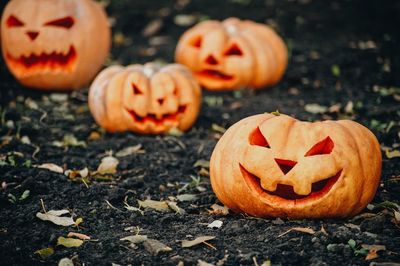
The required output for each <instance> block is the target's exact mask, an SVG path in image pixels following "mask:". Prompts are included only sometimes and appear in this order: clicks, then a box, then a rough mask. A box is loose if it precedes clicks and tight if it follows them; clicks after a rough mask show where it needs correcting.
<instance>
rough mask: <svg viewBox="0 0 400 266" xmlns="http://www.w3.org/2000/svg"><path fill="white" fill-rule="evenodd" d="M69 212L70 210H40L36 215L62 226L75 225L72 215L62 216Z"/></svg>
mask: <svg viewBox="0 0 400 266" xmlns="http://www.w3.org/2000/svg"><path fill="white" fill-rule="evenodd" d="M67 213H69V211H68V210H60V211H53V210H51V211H48V212H46V213H41V212H38V213H36V217H37V218H39V219H41V220H43V221H50V222H52V223H54V224H56V225H62V226H71V225H75V222H74V220H73V219H72V217H60V216H61V215H64V214H67Z"/></svg>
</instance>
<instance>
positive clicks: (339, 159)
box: [210, 114, 382, 218]
mask: <svg viewBox="0 0 400 266" xmlns="http://www.w3.org/2000/svg"><path fill="white" fill-rule="evenodd" d="M258 129H259V130H260V132H261V134H262V136H263V137H264V138H265V140H266V141H257V140H256V139H255V140H254V141H253V144H251V141H250V139H251V138H252V133H253V132H254V131H255V130H258ZM327 137H329V140H331V141H332V143H331V144H332V145H334V146H331V147H327V148H324V147H322V146H321V145H324V143H323V142H321V143H320V144H319V147H318V146H315V144H316V143H318V142H319V141H323V140H324V139H326V138H327ZM260 138H261V137H260ZM326 141H327V143H328V140H326ZM267 142H268V145H266V143H267ZM254 143H255V144H254ZM261 144H262V145H261ZM326 145H329V143H328V144H326ZM268 146H270V147H268ZM313 146H314V149H315V151H318V150H319V153H318V152H317V153H316V154H315V152H314V155H310V156H306V155H307V151H309V150H310V148H311V147H313ZM274 159H275V160H274ZM281 164H286V165H287V167H288V169H286V171H283V169H281V168H280V167H282V166H284V165H281ZM381 164H382V158H381V152H380V146H379V143H378V141H377V139H376V137H375V136H374V135H373V134H372V132H370V131H369V130H368V129H367V128H365V127H364V126H362V125H360V124H358V123H356V122H354V121H350V120H340V121H324V122H315V123H310V122H301V121H298V120H296V119H294V118H291V117H289V116H286V115H280V116H274V115H271V114H261V115H256V116H251V117H248V118H245V119H243V120H241V121H239V122H238V123H236V124H235V125H233V126H232V127H231V128H229V129H228V130H227V131H226V133H225V134H224V135H223V136H222V138H221V139H220V140H219V142H218V143H217V145H216V147H215V149H214V151H213V154H212V157H211V160H210V177H211V184H212V187H213V190H214V192H215V193H216V195H217V197H218V198H219V199H220V200H221V201H222V202H223V203H224V204H225V205H226V206H227V207H229V208H231V209H232V210H234V211H237V212H244V213H248V214H250V215H253V216H258V217H289V218H327V217H337V218H342V217H348V216H353V215H355V214H357V213H359V212H360V211H361V210H362V209H364V208H365V206H366V205H367V204H368V203H369V202H370V201H371V200H372V198H373V197H374V195H375V192H376V190H377V188H378V185H379V181H380V174H381ZM287 170H289V171H287ZM249 174H250V175H249ZM322 184H323V185H322ZM278 188H279V189H278ZM289 189H290V191H289ZM314 189H315V191H314ZM278 190H280V192H284V193H283V194H282V193H281V194H277V191H278ZM289 196H290V197H293V198H289Z"/></svg>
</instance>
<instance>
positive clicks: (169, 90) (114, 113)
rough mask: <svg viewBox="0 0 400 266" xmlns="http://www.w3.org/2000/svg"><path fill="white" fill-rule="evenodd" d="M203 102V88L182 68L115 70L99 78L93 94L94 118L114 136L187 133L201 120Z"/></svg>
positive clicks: (93, 87) (90, 104)
mask: <svg viewBox="0 0 400 266" xmlns="http://www.w3.org/2000/svg"><path fill="white" fill-rule="evenodd" d="M200 102H201V90H200V86H199V84H198V83H197V82H196V80H195V79H194V77H193V76H192V74H191V73H190V71H189V70H188V69H187V68H186V67H184V66H182V65H179V64H172V65H167V66H165V67H161V66H159V65H157V64H152V63H148V64H146V65H133V66H128V67H126V68H124V67H120V66H113V67H110V68H107V69H105V70H104V71H103V72H101V73H100V74H99V76H98V77H97V78H96V79H95V81H94V82H93V84H92V86H91V88H90V92H89V107H90V110H91V112H92V114H93V117H94V118H95V120H96V121H97V123H98V124H99V125H101V126H102V127H104V128H105V129H106V130H108V131H112V132H113V131H126V130H131V131H134V132H137V133H142V134H147V133H148V134H158V133H166V132H168V131H169V130H170V129H171V128H178V129H180V130H187V129H189V128H190V127H191V126H192V125H193V123H194V122H195V120H196V118H197V115H198V113H199V109H200Z"/></svg>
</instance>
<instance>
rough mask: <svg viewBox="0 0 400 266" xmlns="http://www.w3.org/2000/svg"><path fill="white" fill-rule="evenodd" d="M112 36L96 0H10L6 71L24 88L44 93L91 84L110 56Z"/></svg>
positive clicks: (4, 25) (4, 31) (5, 22)
mask: <svg viewBox="0 0 400 266" xmlns="http://www.w3.org/2000/svg"><path fill="white" fill-rule="evenodd" d="M110 35H111V33H110V27H109V24H108V21H107V16H106V14H105V12H104V10H103V8H102V7H101V6H100V5H99V4H98V3H96V2H94V1H92V0H29V1H26V0H11V1H10V2H9V3H8V4H7V7H6V8H5V10H4V13H3V16H2V19H1V36H2V50H3V56H4V59H5V61H6V63H7V66H8V68H9V69H10V71H11V72H12V74H13V75H14V76H15V78H16V79H17V80H19V81H20V82H21V83H22V84H24V85H25V86H28V87H33V88H38V89H43V90H46V89H52V90H70V89H76V88H80V87H82V86H84V85H86V84H87V83H89V82H90V81H91V80H92V79H93V77H94V76H95V75H96V73H97V72H98V71H99V69H100V67H101V66H102V64H103V63H104V61H105V59H106V57H107V55H108V52H109V49H110Z"/></svg>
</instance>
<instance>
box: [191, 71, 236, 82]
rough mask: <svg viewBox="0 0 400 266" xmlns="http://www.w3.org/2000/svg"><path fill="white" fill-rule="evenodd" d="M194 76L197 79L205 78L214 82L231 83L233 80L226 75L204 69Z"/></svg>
mask: <svg viewBox="0 0 400 266" xmlns="http://www.w3.org/2000/svg"><path fill="white" fill-rule="evenodd" d="M196 76H198V77H199V78H207V79H215V80H224V81H231V80H233V79H234V77H233V76H230V75H227V74H225V73H222V72H220V71H217V70H211V69H206V70H202V71H200V72H197V73H196Z"/></svg>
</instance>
